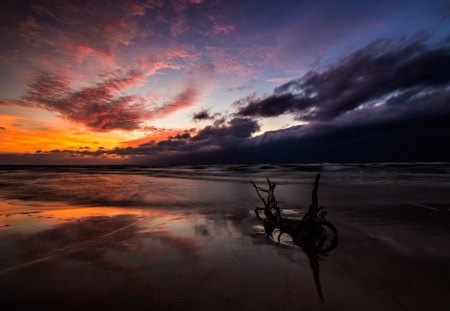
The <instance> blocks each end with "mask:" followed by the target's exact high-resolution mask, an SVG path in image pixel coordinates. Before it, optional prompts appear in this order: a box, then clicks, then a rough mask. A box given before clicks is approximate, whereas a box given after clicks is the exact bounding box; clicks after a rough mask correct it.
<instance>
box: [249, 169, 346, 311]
mask: <svg viewBox="0 0 450 311" xmlns="http://www.w3.org/2000/svg"><path fill="white" fill-rule="evenodd" d="M319 179H320V174H317V175H316V179H315V182H314V187H313V190H312V203H311V205H310V207H309V210H308V212H307V213H306V214H305V215H304V216H303V218H302V219H292V218H287V217H284V216H282V212H281V209H280V207H279V206H278V202H277V201H276V199H275V193H274V192H275V186H276V184H275V183H272V182H271V181H270V180H269V179H267V183H268V186H269V188H268V189H267V190H266V189H263V188H261V187H258V186H256V184H255V183H253V182H252V183H253V186H254V187H255V189H256V192H257V194H258V196H259V198H260V200H261V201H262V202H263V203H264V208H256V209H255V214H256V217H257V218H258V219H259V220H261V221H262V224H263V227H264V234H265V236H266V237H267V238H269V239H271V240H274V233H275V232H276V231H277V233H278V238H277V243H278V244H280V242H281V236H282V235H283V234H287V235H289V237H290V238H291V240H292V242H293V243H294V244H295V245H297V246H299V247H300V248H301V249H302V250H303V251H304V253H305V254H306V256H307V257H308V260H309V263H310V266H311V269H312V271H313V276H314V283H315V286H316V289H317V294H318V295H319V299H320V300H321V301H322V302H324V297H323V291H322V286H321V283H320V276H319V274H320V266H319V259H321V258H320V257H319V256H327V255H328V253H330V252H331V251H333V250H334V249H335V248H336V247H337V246H338V243H339V235H338V231H337V229H336V227H335V226H334V225H333V224H332V223H331V222H329V221H328V220H327V219H325V215H326V213H325V212H324V211H323V210H322V209H323V207H319V200H318V188H319ZM260 192H266V193H267V200H265V199H264V198H263V197H262V196H261V194H260ZM260 210H263V211H264V216H265V218H261V216H260V215H259V211H260Z"/></svg>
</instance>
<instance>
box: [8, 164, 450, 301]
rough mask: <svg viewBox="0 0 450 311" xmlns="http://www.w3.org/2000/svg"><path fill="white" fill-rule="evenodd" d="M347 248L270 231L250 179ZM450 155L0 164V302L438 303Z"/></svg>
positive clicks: (446, 250) (449, 235) (449, 220)
mask: <svg viewBox="0 0 450 311" xmlns="http://www.w3.org/2000/svg"><path fill="white" fill-rule="evenodd" d="M316 173H320V174H321V176H322V178H321V183H320V188H319V204H320V205H321V206H325V209H326V210H327V211H328V216H327V217H328V219H329V220H330V221H332V222H333V223H334V224H335V225H336V227H337V228H338V230H339V234H340V244H339V247H338V248H337V249H335V250H334V251H333V252H332V253H330V254H329V255H328V256H323V258H321V260H319V261H318V262H317V263H318V264H320V278H319V279H320V282H321V287H322V291H323V296H324V300H325V302H324V303H322V302H321V301H320V300H319V299H318V293H317V275H315V276H314V277H313V272H312V267H313V263H312V262H311V256H310V254H309V255H308V256H307V254H306V253H305V251H304V250H302V249H301V248H300V247H297V246H295V245H294V244H292V243H290V241H287V240H283V241H282V243H281V244H279V245H278V244H277V243H276V240H273V239H268V238H267V237H266V236H265V234H264V228H263V227H262V224H261V223H260V222H259V221H258V220H257V219H256V217H255V214H254V212H253V209H254V208H255V207H257V206H260V205H261V202H260V201H259V199H258V197H257V195H256V193H255V191H254V189H253V187H252V186H251V184H250V180H253V181H255V182H257V183H258V184H259V185H260V186H262V187H266V178H270V179H271V180H272V181H275V182H276V183H277V188H276V198H277V201H278V202H279V205H280V207H281V208H282V211H283V214H284V215H286V217H291V218H295V219H300V218H301V217H302V215H303V214H304V213H305V212H306V211H307V209H308V206H309V204H310V203H311V189H312V182H313V180H314V177H315V175H316ZM449 260H450V163H374V164H360V163H352V164H333V163H324V164H307V165H305V164H299V165H295V164H289V165H268V164H261V165H213V166H172V167H146V166H0V306H2V305H4V306H6V307H7V308H16V309H17V308H33V309H37V310H39V309H42V310H61V309H64V310H70V309H73V310H79V309H117V310H123V309H125V308H126V309H130V308H131V309H136V310H144V309H145V310H148V309H152V310H228V309H231V310H254V309H260V310H290V309H300V310H302V309H306V310H322V309H323V310H330V309H333V310H360V309H363V308H364V310H380V309H382V310H402V309H405V310H423V309H424V308H426V309H427V310H443V309H444V307H445V306H448V305H450V299H449V297H448V289H449V288H450V280H449V278H448V275H450V266H449V265H448V262H450V261H449Z"/></svg>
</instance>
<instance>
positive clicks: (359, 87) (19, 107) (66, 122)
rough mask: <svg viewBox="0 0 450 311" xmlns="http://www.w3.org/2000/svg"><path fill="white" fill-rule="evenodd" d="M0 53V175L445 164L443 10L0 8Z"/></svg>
mask: <svg viewBox="0 0 450 311" xmlns="http://www.w3.org/2000/svg"><path fill="white" fill-rule="evenodd" d="M0 38H1V42H2V44H1V46H0V164H148V165H156V164H165V165H166V164H191V163H192V164H212V163H302V162H308V163H316V162H380V161H383V162H398V161H448V160H449V159H450V144H449V143H448V142H449V141H450V2H449V1H414V0H409V1H383V0H381V1H367V2H364V1H288V0H285V1H251V0H249V1H220V0H210V1H208V0H180V1H165V0H152V1H137V0H126V1H125V0H124V1H114V0H108V1H107V0H98V1H69V0H54V1H46V0H35V1H3V2H2V3H1V4H0Z"/></svg>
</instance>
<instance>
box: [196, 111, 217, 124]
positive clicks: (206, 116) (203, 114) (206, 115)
mask: <svg viewBox="0 0 450 311" xmlns="http://www.w3.org/2000/svg"><path fill="white" fill-rule="evenodd" d="M219 116H221V114H220V113H218V112H216V113H211V111H209V109H202V110H200V111H198V112H194V114H193V115H192V120H193V121H194V122H196V121H204V120H214V119H216V118H217V117H219Z"/></svg>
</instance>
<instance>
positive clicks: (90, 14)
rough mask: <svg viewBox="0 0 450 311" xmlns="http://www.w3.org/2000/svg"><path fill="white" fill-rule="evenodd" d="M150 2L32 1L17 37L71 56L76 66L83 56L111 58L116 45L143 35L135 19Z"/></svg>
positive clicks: (148, 6) (142, 13) (127, 42)
mask: <svg viewBox="0 0 450 311" xmlns="http://www.w3.org/2000/svg"><path fill="white" fill-rule="evenodd" d="M152 6H153V5H152V4H151V2H140V1H134V0H131V1H103V0H102V1H96V2H95V3H94V2H92V1H82V3H77V4H75V3H73V2H71V1H66V0H63V1H35V2H34V3H33V4H32V5H31V11H30V14H29V16H28V17H27V19H26V20H24V21H23V22H22V24H21V29H20V35H21V37H23V38H24V39H26V40H27V41H28V42H31V43H33V44H35V45H40V46H47V47H51V48H52V49H53V50H54V51H55V52H57V53H67V54H70V55H72V56H73V57H74V58H75V59H76V60H77V62H78V63H81V61H82V60H83V59H84V57H85V55H87V54H90V53H97V54H99V55H102V56H107V57H113V56H114V50H115V48H116V47H117V46H118V45H119V44H122V45H128V44H129V43H130V41H131V40H133V39H134V38H135V37H137V36H139V35H143V34H144V33H142V31H141V30H140V29H139V28H138V25H137V23H136V21H135V19H134V18H135V17H138V16H142V15H144V14H145V11H146V9H148V8H151V7H152Z"/></svg>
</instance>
